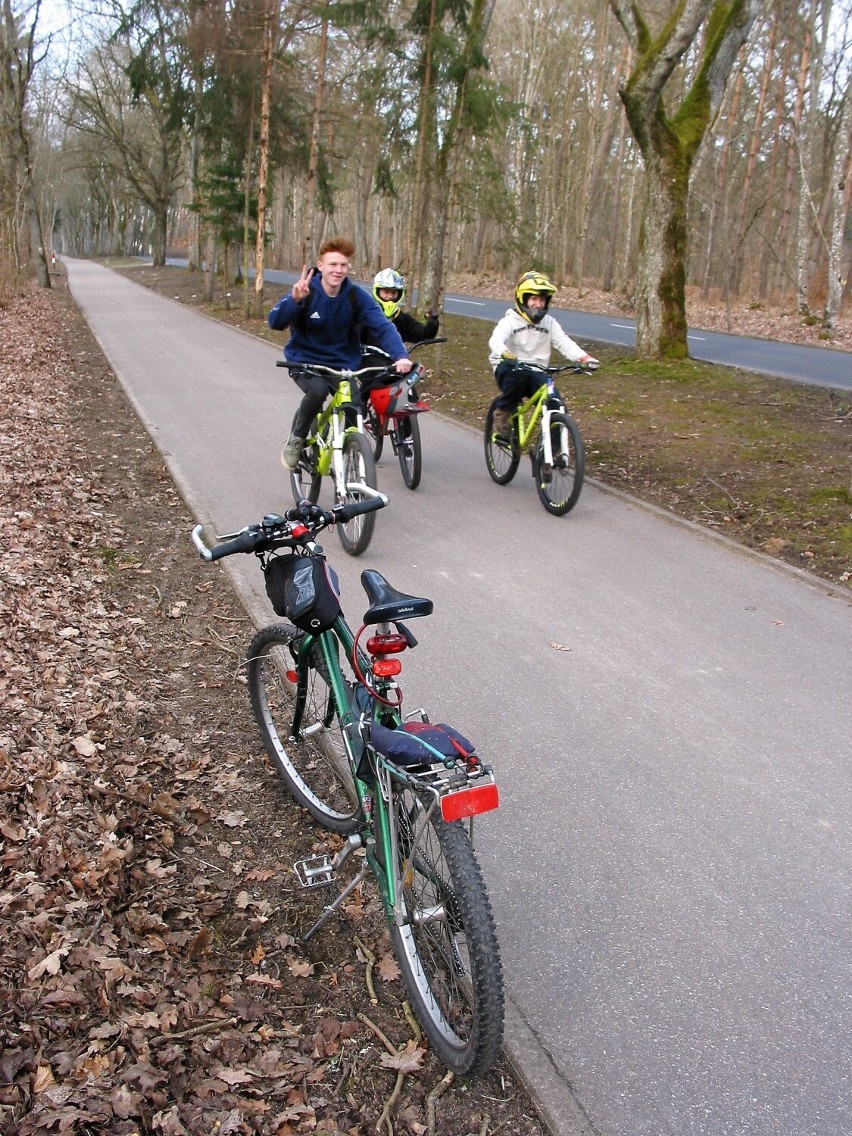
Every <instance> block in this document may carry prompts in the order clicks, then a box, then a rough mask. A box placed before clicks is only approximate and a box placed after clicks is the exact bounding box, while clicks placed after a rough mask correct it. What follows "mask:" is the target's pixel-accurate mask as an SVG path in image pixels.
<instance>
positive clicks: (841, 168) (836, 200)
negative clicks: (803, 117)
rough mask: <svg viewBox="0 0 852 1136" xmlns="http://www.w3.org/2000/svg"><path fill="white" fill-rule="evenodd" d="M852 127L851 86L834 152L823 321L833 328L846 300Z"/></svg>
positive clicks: (846, 94) (846, 93)
mask: <svg viewBox="0 0 852 1136" xmlns="http://www.w3.org/2000/svg"><path fill="white" fill-rule="evenodd" d="M850 126H852V90H851V89H850V86H849V85H847V87H846V92H845V96H844V100H843V110H842V113H841V115H840V128H839V130H838V131H837V141H836V143H835V151H834V177H833V185H832V189H833V195H832V197H833V201H832V205H833V215H832V223H831V240H830V242H829V251H828V294H827V296H826V301H825V315H824V318H823V323H824V325H825V327H827V328H829V329H830V330H831V329H833V328H834V326H835V324H836V322H837V317H838V316H839V315H840V304H841V301H842V299H843V235H844V233H845V231H846V219H847V216H848V213H849V183H850V180H852V145H850V139H849V130H850Z"/></svg>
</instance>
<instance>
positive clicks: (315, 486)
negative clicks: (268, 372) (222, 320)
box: [277, 360, 394, 556]
mask: <svg viewBox="0 0 852 1136" xmlns="http://www.w3.org/2000/svg"><path fill="white" fill-rule="evenodd" d="M277 366H279V367H287V368H288V369H289V371H290V374H291V375H293V376H295V375H297V374H299V373H301V374H304V375H321V376H323V377H324V378H332V379H335V380H337V384H338V385H337V390H336V391H335V392H334V394H333V395H332V397H331V398H330V399H329V401H328V402H327V403H326V405H325V406H324V407H323V409H322V410H321V411H320V413H319V415H318V416H317V418H316V421H315V422H314V426H313V432H312V433H311V436H310V437H309V438H307V439H306V441H305V445H304V447H303V449H302V453H301V454H300V456H299V461H298V464H297V465H296V468H295V469H294V470H291V472H290V487H291V489H292V491H293V499H294V501H295V502H296V504H297V505H298V503H299V502H300V501H310V502H311V503H312V504H316V503H317V501H318V500H319V495H320V486H321V483H322V478H323V477H330V478H331V480H332V483H333V485H334V500H335V503H336V504H343V503H345V502H347V501H362V500H366V499H369V498H375V497H377V496H378V494H379V490H378V479H377V476H376V462H375V459H374V457H373V448H372V446H371V445H370V443H369V441H368V440H367V438H366V436H365V434H364V419H363V417H362V416H361V412H360V408H359V404H358V398H357V393H358V386H357V381H358V378H359V377H363V376H366V375H375V374H380V373H382V372H384V371H388V372H389V373H391V374H394V371H393V367H363V368H362V369H361V370H359V371H346V370H343V371H339V370H335V369H334V368H333V367H325V366H322V365H320V364H318V363H299V364H298V365H297V364H293V363H287V362H285V361H284V360H279V361H278V363H277ZM375 520H376V518H375V515H374V514H373V513H372V512H371V513H368V514H366V515H363V516H362V515H358V516H355V517H353V519H352V520H351V521H349V522H348V523H345V524H339V525H337V532H338V536H339V537H340V543H341V544H342V545H343V548H344V551H345V552H348V553H349V555H350V556H360V555H361V553H362V552H364V551H365V550H366V549H367V546H368V545H369V543H370V540H371V539H372V536H373V527H374V525H375Z"/></svg>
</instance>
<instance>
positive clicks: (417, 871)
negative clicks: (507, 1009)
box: [391, 785, 503, 1077]
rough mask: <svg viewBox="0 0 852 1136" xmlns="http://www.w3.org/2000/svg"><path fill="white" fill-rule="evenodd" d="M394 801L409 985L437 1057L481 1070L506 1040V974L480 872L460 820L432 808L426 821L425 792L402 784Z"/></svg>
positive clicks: (400, 933)
mask: <svg viewBox="0 0 852 1136" xmlns="http://www.w3.org/2000/svg"><path fill="white" fill-rule="evenodd" d="M393 807H394V814H395V818H396V825H397V850H396V855H397V860H398V869H399V875H400V878H401V880H402V892H403V896H402V898H403V909H404V921H403V923H402V925H401V926H398V925H396V923H394V924H393V925H392V927H391V938H392V940H393V944H394V950H395V953H396V958H397V962H398V963H399V966H400V970H401V971H402V978H403V981H404V983H405V988H406V990H407V991H408V996H409V998H410V1000H411V1003H412V1006H413V1007H414V1012H415V1014H416V1016H417V1020H418V1021H419V1022H420V1024H421V1026H422V1027H423V1030H424V1032H425V1033H426V1035H427V1036H428V1038H429V1040H430V1042H431V1044H432V1046H433V1048H434V1050H435V1053H436V1055H437V1056H438V1058H439V1059H440V1060H441V1061H442V1062H443V1063H444V1065H445V1066H446V1067H447V1068H448V1069H450V1070H451V1071H452V1072H453V1073H455V1074H456V1075H457V1076H461V1077H472V1076H478V1075H481V1074H483V1073H485V1072H487V1071H488V1069H490V1068H491V1066H492V1065H493V1064H494V1062H495V1061H496V1060H497V1057H498V1055H499V1052H500V1045H501V1042H502V1038H503V972H502V966H501V962H500V951H499V947H498V945H497V935H496V931H495V929H494V918H493V916H492V913H491V905H490V903H489V901H488V895H487V893H486V890H485V884H484V882H483V879H482V873H481V871H480V869H479V865H478V864H477V862H476V858H475V856H474V852H473V848H472V846H471V843H470V840H469V839H468V835H467V831H466V830H465V828H464V827H463V825H462V824H461V823H459V822H456V823H454V824H447V823H446V822H445V821H444V820H443V819H442V818H441V816H440V813H439V812H433V814H432V816H431V818H430V819H429V821H428V822H427V824H426V825H425V827H424V826H423V825H422V819H423V816H424V807H423V804H422V803H421V801H420V798H419V797H418V796H417V795H416V794H414V793H413V792H412V791H411V790H410V789H408V788H403V787H401V786H399V785H397V786H395V790H394V797H393ZM418 833H419V835H418ZM415 840H416V844H415Z"/></svg>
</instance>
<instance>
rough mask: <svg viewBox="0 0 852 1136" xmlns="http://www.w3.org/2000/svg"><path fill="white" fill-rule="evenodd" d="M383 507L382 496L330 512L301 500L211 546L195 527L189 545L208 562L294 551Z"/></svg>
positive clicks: (348, 504) (384, 499) (352, 502)
mask: <svg viewBox="0 0 852 1136" xmlns="http://www.w3.org/2000/svg"><path fill="white" fill-rule="evenodd" d="M387 504H388V498H387V497H386V496H385V495H384V493H379V494H378V495H377V496H376V497H367V498H365V499H364V500H362V501H348V502H345V503H343V504H340V505H335V506H334V507H333V508H332V509H321V508H320V507H319V505H312V504H311V502H310V501H305V500H302V501H300V502H299V504H298V505H296V506H295V508H293V509H288V510H287V512H286V513H285V514H284V516H280V515H279V514H277V513H267V515H266V516H265V517H264V518H263V520H262V521H261V522H260V524H255V525H246V527H245V528H244V529H240V531H239V532H236V533H227V534H226V535H224V536H221V537H218V536H217V538H216V539H217V541H218V542H219V543H217V544H214V545H213V546H212V547H210V546H208V545H207V544H205V542H204V537H203V536H202V531H203V530H202V526H201V525H196V526H195V528H194V529H193V530H192V543H193V544H194V545H195V547H196V548H197V549H198V553H199V555H200V556H201V559H202V560H206V561H208V562H209V561H211V560H221V559H222V558H223V557H225V556H233V555H234V553H237V552H254V553H258V554H260V553H264V552H271V551H272V550H273V549H276V548H288V547H289V548H295V547H296V546H297V545H309V544H310V543H311V541H312V540H313V538H314V537H315V536H316V534H317V533H318V532H321V530H322V529H325V528H329V527H330V526H332V525H335V524H338V523H340V524H346V522H347V521H351V520H352V519H353V518H354V517H360V516H362V515H363V514H364V513H374V512H375V511H376V510H377V509H384V507H385V505H387Z"/></svg>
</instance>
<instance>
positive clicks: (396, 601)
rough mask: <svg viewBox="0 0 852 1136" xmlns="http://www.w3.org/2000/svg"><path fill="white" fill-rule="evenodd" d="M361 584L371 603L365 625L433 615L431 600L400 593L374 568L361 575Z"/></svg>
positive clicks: (365, 615)
mask: <svg viewBox="0 0 852 1136" xmlns="http://www.w3.org/2000/svg"><path fill="white" fill-rule="evenodd" d="M361 584H362V586H363V588H364V591H365V592H366V593H367V599H368V600H369V601H370V606H369V608H368V609H367V611H365V612H364V623H365V624H373V623H395V622H396V621H397V620H402V619H416V618H417V617H418V616H421V615H431V614H432V609H433V607H434V605H433V603H432V601H431V600H427V599H423V598H421V597H419V596H409V595H406V593H405V592H398V591H397V590H396V588H392V587H391V585H390V584H389V583H388V582H387V580H386V579H385V578H384V576H383V575H382V574H381V573H380V572H376V570H375V569H374V568H368V569H366V570H365V571H364V572H362V573H361Z"/></svg>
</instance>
